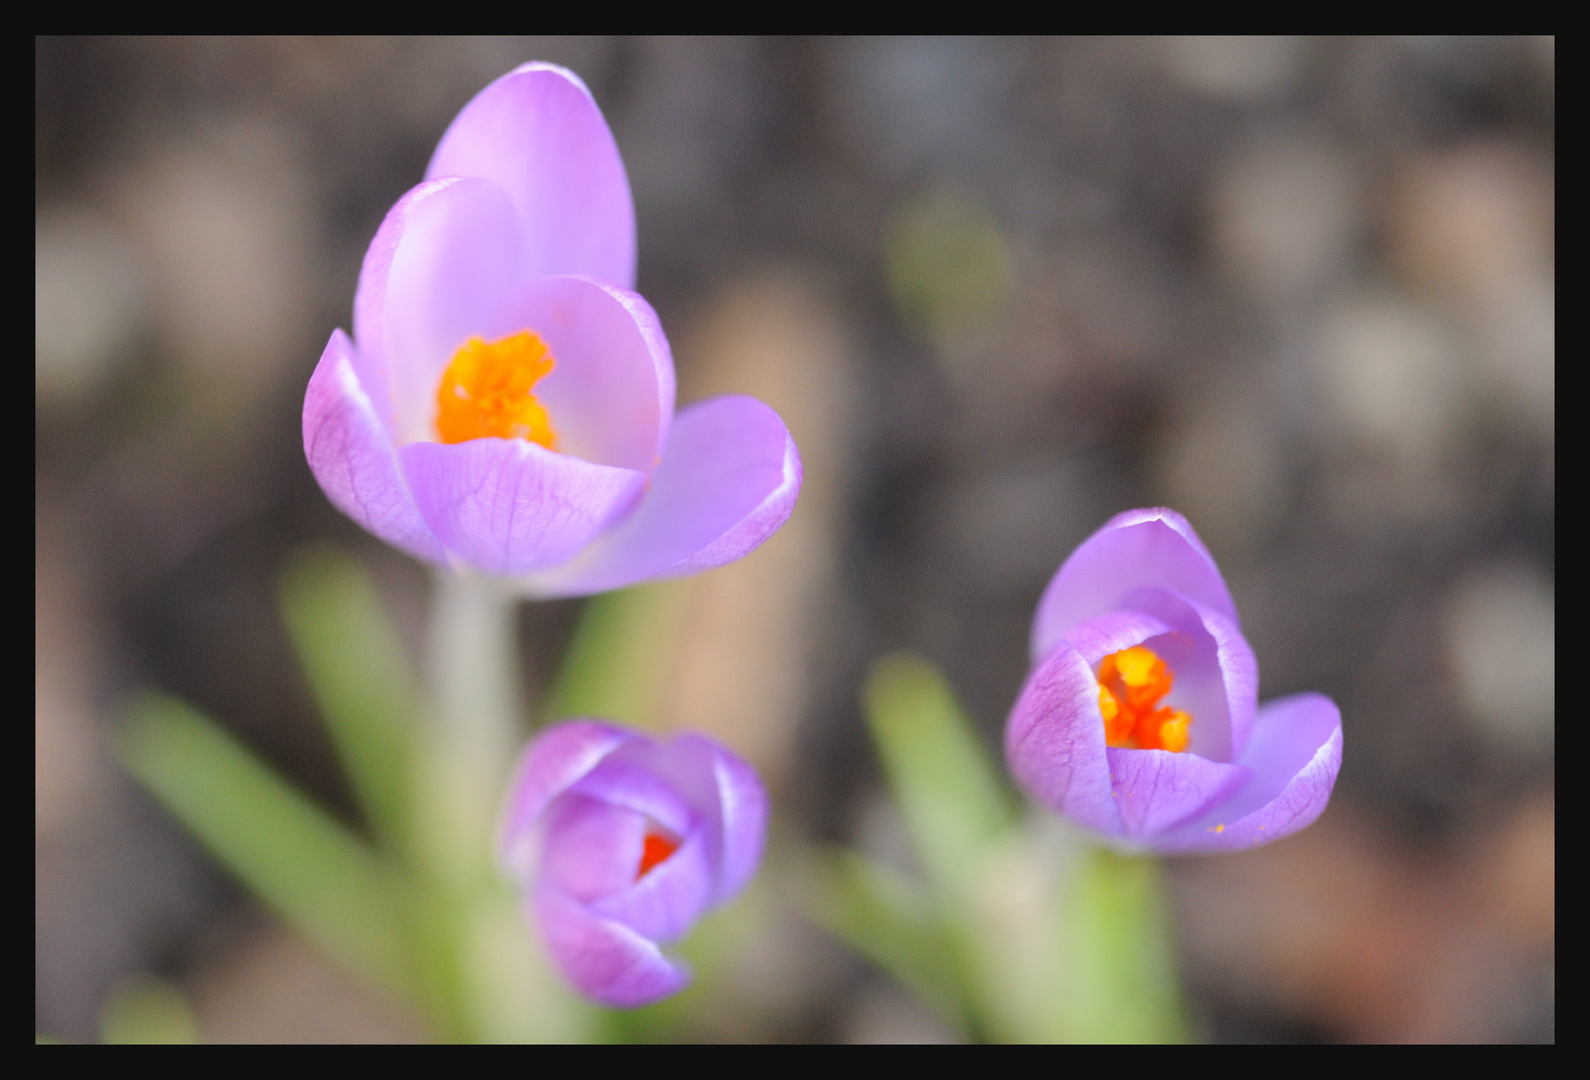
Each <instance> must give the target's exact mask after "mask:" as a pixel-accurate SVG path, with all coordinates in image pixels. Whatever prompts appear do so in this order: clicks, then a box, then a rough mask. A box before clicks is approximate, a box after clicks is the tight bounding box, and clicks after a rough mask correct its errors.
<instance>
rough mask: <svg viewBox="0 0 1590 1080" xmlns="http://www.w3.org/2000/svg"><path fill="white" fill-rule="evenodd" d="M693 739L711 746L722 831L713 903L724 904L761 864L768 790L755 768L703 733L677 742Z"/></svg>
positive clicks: (688, 736) (765, 829) (746, 882)
mask: <svg viewBox="0 0 1590 1080" xmlns="http://www.w3.org/2000/svg"><path fill="white" fill-rule="evenodd" d="M692 740H695V741H698V742H702V743H707V744H708V745H709V746H710V747H711V748H712V755H713V769H712V771H713V775H714V778H715V779H716V780H717V787H718V806H719V820H720V822H721V830H722V839H721V844H722V850H721V854H720V856H719V859H720V864H719V868H718V888H717V893H716V895H715V896H714V897H713V903H715V904H721V903H723V902H725V901H726V900H728V899H729V898H730V897H731V896H733V895H734V894H735V893H737V892H739V891H740V890H741V889H743V888H745V886H746V885H747V884H748V883H749V882H750V880H751V878H752V876H753V875H755V874H756V868H757V867H758V866H759V865H761V862H762V845H763V843H764V841H765V840H766V838H767V812H768V805H767V790H766V789H765V788H763V787H762V780H761V778H760V777H759V776H757V774H756V770H755V769H753V768H751V766H750V765H749V764H748V763H746V762H745V761H743V760H741V758H740V757H739V756H737V755H735V754H733V753H730V752H729V751H728V750H726V749H725V748H723V747H722V746H719V745H717V744H716V743H712V742H710V741H709V740H707V739H704V738H702V737H701V736H690V735H687V736H684V737H683V738H681V739H679V740H678V742H680V743H687V742H690V741H692Z"/></svg>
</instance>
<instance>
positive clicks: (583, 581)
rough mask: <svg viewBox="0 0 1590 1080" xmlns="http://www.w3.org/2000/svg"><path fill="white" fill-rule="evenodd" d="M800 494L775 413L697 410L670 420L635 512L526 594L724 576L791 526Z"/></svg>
mask: <svg viewBox="0 0 1590 1080" xmlns="http://www.w3.org/2000/svg"><path fill="white" fill-rule="evenodd" d="M800 486H801V462H800V454H799V453H798V452H797V451H796V449H795V441H794V440H793V439H791V438H790V436H789V431H788V430H787V429H786V428H785V427H784V422H783V421H782V420H780V419H779V417H778V414H777V413H775V412H774V411H773V410H772V409H770V408H768V407H767V406H766V405H764V404H762V403H761V402H760V401H757V400H755V399H754V398H748V397H738V396H729V397H718V398H712V399H710V400H708V401H703V402H700V403H698V404H696V405H692V406H690V407H689V408H687V409H685V410H684V411H682V412H681V413H680V414H679V415H678V416H677V417H676V418H675V420H674V425H673V429H672V431H671V432H670V433H669V436H668V446H667V449H666V450H665V451H664V453H663V460H662V464H661V465H659V466H658V467H657V471H656V472H655V473H653V474H652V478H651V489H650V490H649V491H648V492H647V494H646V497H645V498H644V499H642V500H641V503H640V505H639V506H638V507H636V509H635V512H634V513H633V514H631V515H630V516H629V517H628V518H627V519H626V520H625V521H624V522H623V523H622V524H620V525H618V526H617V527H616V528H614V529H612V530H611V531H609V532H608V533H606V534H605V535H603V536H602V537H600V538H599V539H598V540H597V541H596V542H595V543H594V544H592V545H591V546H590V547H589V548H588V549H587V550H585V551H584V552H582V553H581V554H580V556H579V557H578V558H577V559H574V560H572V561H571V562H570V563H569V564H568V565H566V566H560V567H557V568H556V569H554V570H552V571H549V572H547V573H545V574H540V575H536V576H534V577H530V578H527V579H526V580H525V581H524V582H523V586H524V588H525V589H526V590H527V591H528V592H530V593H531V594H532V595H537V596H544V597H550V596H584V595H587V594H590V593H598V592H605V591H607V590H609V589H617V588H622V587H623V586H625V585H633V584H634V583H636V582H638V581H645V580H648V579H654V578H663V577H680V576H683V575H686V574H694V573H699V572H700V571H702V570H710V569H711V568H713V567H715V566H722V565H723V564H724V563H729V562H733V561H734V560H736V559H738V558H740V557H742V556H744V555H746V554H748V553H749V552H750V551H752V550H753V549H754V548H756V547H757V546H759V545H760V544H761V543H762V542H763V541H764V540H766V539H767V538H768V537H769V536H771V535H773V533H774V532H776V531H777V530H778V528H779V527H780V526H781V525H783V524H784V522H785V521H786V520H788V518H789V515H790V512H791V511H792V510H794V508H795V498H796V496H797V495H798V494H799V493H800Z"/></svg>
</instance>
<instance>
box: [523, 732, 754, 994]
mask: <svg viewBox="0 0 1590 1080" xmlns="http://www.w3.org/2000/svg"><path fill="white" fill-rule="evenodd" d="M766 831H767V795H766V793H765V792H764V791H763V788H762V782H761V781H760V780H759V779H758V778H757V775H756V772H755V770H753V769H752V768H751V767H750V766H749V765H747V764H746V763H745V762H744V761H742V760H741V759H740V758H738V757H736V756H735V755H734V754H733V753H731V752H730V751H728V750H726V749H725V748H724V747H722V746H720V745H719V744H717V743H715V742H713V741H712V740H711V739H708V738H705V737H704V736H700V735H682V736H679V737H678V738H675V739H673V740H672V741H670V742H658V741H656V740H653V739H650V738H647V737H646V736H644V735H641V734H638V733H636V732H633V731H626V730H624V729H623V728H618V727H614V726H612V725H610V724H605V723H601V722H598V721H594V720H571V721H568V722H565V723H561V724H557V725H555V726H553V727H551V728H548V729H547V730H546V731H544V732H542V733H541V734H540V735H538V736H537V737H536V738H535V740H534V741H532V742H531V744H530V746H529V747H528V748H527V749H526V750H525V753H524V757H523V759H522V760H521V762H520V764H519V767H518V770H517V772H516V774H515V776H514V780H513V784H512V787H511V788H510V790H509V799H508V807H507V811H506V813H505V815H504V820H503V823H502V828H501V833H500V836H499V841H498V851H499V857H500V859H501V862H502V865H503V867H504V869H505V870H506V871H507V872H508V874H509V875H510V876H511V877H512V878H513V879H514V881H515V882H516V883H517V884H518V885H519V886H520V888H521V889H522V890H523V892H524V895H525V898H526V903H527V906H528V908H529V909H530V910H531V912H532V913H533V918H534V920H535V922H536V923H537V924H538V925H539V928H540V931H541V935H542V938H543V940H544V941H545V942H546V947H547V951H548V953H549V954H550V956H551V958H552V961H553V963H554V964H555V965H556V966H557V968H558V970H559V971H561V972H562V973H563V975H564V976H565V977H566V978H567V979H568V980H569V982H570V983H572V984H573V985H574V987H575V988H576V989H577V990H579V991H580V992H581V993H582V994H584V995H585V996H587V997H589V998H591V999H593V1000H595V1001H598V1002H600V1003H602V1004H604V1005H609V1006H612V1007H614V1008H621V1009H627V1008H635V1007H638V1006H641V1005H646V1004H649V1003H651V1002H654V1001H657V1000H659V999H661V998H664V997H667V996H668V995H670V994H672V993H675V992H676V991H678V990H680V989H682V988H683V987H684V986H685V985H686V984H687V983H688V982H689V981H690V973H689V971H688V970H687V969H686V968H685V967H684V966H683V965H682V964H681V963H680V962H679V961H677V960H674V959H672V958H670V957H669V956H668V955H667V954H666V953H664V952H663V950H662V946H664V945H667V944H668V943H670V942H673V941H676V940H678V939H679V938H681V937H683V936H684V935H685V934H686V933H687V932H688V931H689V930H690V928H691V926H693V925H694V924H695V922H696V920H697V919H699V918H700V917H701V915H702V914H703V913H704V912H706V911H707V910H708V909H710V908H713V907H716V906H717V905H719V904H722V903H724V902H725V901H727V900H728V899H730V898H731V897H733V896H734V895H735V894H736V893H738V892H739V891H740V890H741V889H742V888H744V887H745V885H746V883H747V882H748V881H750V879H751V876H752V874H754V873H755V872H756V868H757V864H758V863H759V862H760V861H761V858H762V841H763V838H764V835H765V834H766Z"/></svg>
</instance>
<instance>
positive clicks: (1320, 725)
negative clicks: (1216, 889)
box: [1154, 694, 1342, 854]
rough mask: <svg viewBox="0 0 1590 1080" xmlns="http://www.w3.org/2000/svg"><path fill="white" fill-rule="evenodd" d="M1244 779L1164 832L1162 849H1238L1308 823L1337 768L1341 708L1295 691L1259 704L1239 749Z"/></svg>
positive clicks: (1279, 836) (1317, 812) (1269, 840)
mask: <svg viewBox="0 0 1590 1080" xmlns="http://www.w3.org/2000/svg"><path fill="white" fill-rule="evenodd" d="M1244 764H1245V765H1247V766H1248V769H1249V771H1250V776H1249V779H1248V781H1247V783H1246V784H1244V785H1243V786H1242V787H1239V788H1238V789H1237V790H1236V791H1234V792H1232V794H1231V796H1230V797H1229V798H1228V799H1226V800H1225V801H1224V802H1223V803H1222V804H1221V805H1218V806H1216V807H1214V808H1213V809H1212V810H1211V811H1210V812H1209V813H1207V814H1204V815H1203V816H1202V817H1200V818H1199V819H1197V820H1195V821H1193V822H1190V823H1189V824H1187V825H1184V826H1182V827H1180V828H1177V829H1175V830H1173V831H1171V832H1170V833H1168V834H1166V835H1165V836H1164V837H1162V838H1161V839H1160V841H1159V842H1157V843H1156V844H1155V845H1154V846H1155V848H1156V849H1158V850H1160V851H1164V852H1174V853H1177V854H1197V853H1200V852H1211V853H1212V852H1223V851H1242V850H1246V849H1248V848H1254V847H1259V846H1261V845H1264V844H1269V843H1273V842H1274V841H1276V840H1280V839H1282V838H1283V837H1287V836H1291V835H1292V834H1293V833H1295V832H1297V831H1299V830H1300V829H1304V828H1307V827H1308V826H1309V825H1312V824H1313V823H1314V821H1315V819H1317V818H1318V817H1319V816H1320V814H1321V813H1323V812H1324V810H1325V806H1326V804H1327V803H1328V802H1329V801H1330V796H1331V790H1332V788H1334V787H1335V785H1336V776H1337V773H1338V772H1340V771H1341V766H1342V724H1341V713H1340V711H1339V710H1338V709H1337V708H1336V704H1335V702H1333V701H1331V700H1330V699H1329V698H1327V697H1325V696H1324V695H1322V694H1294V695H1292V696H1291V697H1285V698H1278V699H1276V700H1275V701H1271V702H1267V703H1266V704H1265V705H1264V706H1262V707H1261V708H1260V709H1259V716H1258V719H1257V721H1256V722H1255V724H1254V730H1253V738H1252V741H1251V742H1250V743H1249V744H1248V748H1247V751H1246V753H1245V754H1244Z"/></svg>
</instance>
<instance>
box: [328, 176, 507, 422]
mask: <svg viewBox="0 0 1590 1080" xmlns="http://www.w3.org/2000/svg"><path fill="white" fill-rule="evenodd" d="M522 280H523V278H522V277H521V275H520V271H519V241H518V234H517V231H516V230H515V227H514V218H513V207H512V205H511V204H510V203H509V202H508V196H507V195H506V194H505V193H504V192H503V190H502V189H501V188H499V187H497V186H496V185H495V184H492V183H489V182H487V181H485V180H439V181H435V182H432V183H426V184H421V185H420V186H419V187H417V188H415V189H414V190H413V191H410V192H409V193H408V194H407V195H405V196H404V197H403V198H402V199H400V200H398V203H397V205H396V206H394V207H393V208H392V209H391V210H390V211H389V212H388V213H387V216H386V220H385V221H383V222H382V223H381V228H380V230H379V231H378V232H377V233H376V236H375V240H373V241H372V242H371V244H370V250H369V252H368V253H367V254H366V255H365V261H364V269H363V271H362V272H361V273H360V275H359V293H358V296H357V298H356V299H355V301H354V308H353V316H354V336H355V338H356V339H357V340H358V342H359V348H360V350H361V352H362V351H365V350H368V351H369V357H368V359H369V364H368V365H367V367H368V370H366V371H361V373H360V374H361V376H364V377H368V379H369V380H370V381H369V382H367V383H366V386H367V387H368V388H370V391H371V393H372V395H374V394H375V393H377V392H379V384H380V383H382V382H383V381H384V382H385V384H386V391H387V392H388V393H389V394H390V397H391V402H390V409H391V413H390V417H389V419H390V423H389V429H390V430H391V431H392V432H393V433H394V439H395V441H396V442H398V443H399V444H402V443H411V442H416V441H421V440H428V439H433V438H435V437H436V388H437V386H438V384H439V383H440V381H441V377H442V372H443V370H445V369H446V367H447V365H448V363H449V362H450V361H451V360H452V357H453V353H455V352H456V351H457V350H458V347H459V346H460V345H462V344H463V343H464V340H465V339H466V338H468V337H469V336H470V335H471V334H486V333H489V332H490V328H491V321H492V316H494V315H495V314H496V312H497V308H498V306H499V305H500V304H501V302H502V300H503V298H504V297H505V296H507V295H508V293H509V291H510V290H512V289H513V288H514V287H516V286H517V285H518V284H519V283H520V282H521V281H522ZM383 404H384V403H383ZM383 419H384V420H385V419H388V417H386V416H383Z"/></svg>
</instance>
